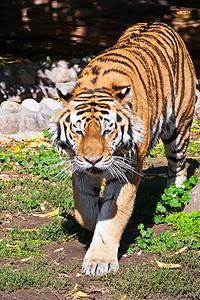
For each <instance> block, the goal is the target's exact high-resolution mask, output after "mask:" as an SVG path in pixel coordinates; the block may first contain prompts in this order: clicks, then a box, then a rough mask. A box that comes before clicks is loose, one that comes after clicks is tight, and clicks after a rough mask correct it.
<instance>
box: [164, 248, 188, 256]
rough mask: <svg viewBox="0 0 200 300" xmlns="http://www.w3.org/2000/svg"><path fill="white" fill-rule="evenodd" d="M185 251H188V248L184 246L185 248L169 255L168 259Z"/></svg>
mask: <svg viewBox="0 0 200 300" xmlns="http://www.w3.org/2000/svg"><path fill="white" fill-rule="evenodd" d="M187 249H188V247H187V246H185V247H183V248H181V249H179V250H178V251H176V252H174V253H173V254H171V255H169V257H171V256H174V255H176V254H181V253H183V252H184V251H186V250H187Z"/></svg>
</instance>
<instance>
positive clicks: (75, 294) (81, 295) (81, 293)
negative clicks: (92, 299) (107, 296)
mask: <svg viewBox="0 0 200 300" xmlns="http://www.w3.org/2000/svg"><path fill="white" fill-rule="evenodd" d="M88 297H89V295H88V294H86V293H84V292H75V293H74V294H73V298H75V299H81V298H88Z"/></svg>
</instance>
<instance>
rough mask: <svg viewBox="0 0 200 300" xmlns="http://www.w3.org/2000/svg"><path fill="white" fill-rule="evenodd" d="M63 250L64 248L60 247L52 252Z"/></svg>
mask: <svg viewBox="0 0 200 300" xmlns="http://www.w3.org/2000/svg"><path fill="white" fill-rule="evenodd" d="M63 250H64V248H63V247H62V248H58V249H56V250H54V252H60V251H63Z"/></svg>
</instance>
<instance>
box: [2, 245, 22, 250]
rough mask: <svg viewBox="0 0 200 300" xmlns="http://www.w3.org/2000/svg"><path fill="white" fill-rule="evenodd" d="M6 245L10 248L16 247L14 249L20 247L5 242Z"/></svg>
mask: <svg viewBox="0 0 200 300" xmlns="http://www.w3.org/2000/svg"><path fill="white" fill-rule="evenodd" d="M5 246H6V247H9V248H14V249H19V248H20V247H19V245H15V246H13V245H10V244H5Z"/></svg>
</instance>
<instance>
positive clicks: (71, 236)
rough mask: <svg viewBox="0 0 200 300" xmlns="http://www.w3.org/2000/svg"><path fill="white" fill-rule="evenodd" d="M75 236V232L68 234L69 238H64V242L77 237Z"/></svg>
mask: <svg viewBox="0 0 200 300" xmlns="http://www.w3.org/2000/svg"><path fill="white" fill-rule="evenodd" d="M75 236H76V233H74V234H72V235H70V236H68V238H66V239H64V240H63V243H66V242H67V241H69V240H71V239H72V238H73V237H75Z"/></svg>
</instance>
